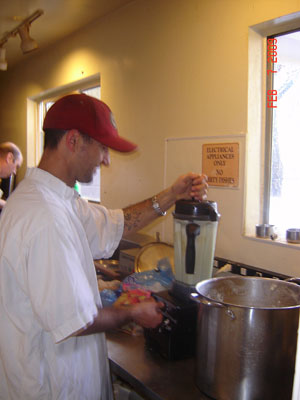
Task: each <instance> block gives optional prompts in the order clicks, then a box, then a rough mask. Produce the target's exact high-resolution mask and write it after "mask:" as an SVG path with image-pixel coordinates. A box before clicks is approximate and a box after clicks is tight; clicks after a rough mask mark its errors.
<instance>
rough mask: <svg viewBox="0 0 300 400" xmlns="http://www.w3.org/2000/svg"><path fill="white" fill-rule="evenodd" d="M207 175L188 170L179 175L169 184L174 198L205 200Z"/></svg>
mask: <svg viewBox="0 0 300 400" xmlns="http://www.w3.org/2000/svg"><path fill="white" fill-rule="evenodd" d="M207 188H208V184H207V176H206V175H204V174H202V175H199V174H195V173H193V172H190V173H188V174H185V175H181V176H180V177H179V178H178V179H177V180H176V181H175V183H174V184H173V185H172V186H171V189H172V192H173V193H174V194H175V196H176V199H177V200H180V199H191V198H194V199H196V200H206V199H207Z"/></svg>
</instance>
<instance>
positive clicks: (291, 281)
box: [285, 277, 300, 285]
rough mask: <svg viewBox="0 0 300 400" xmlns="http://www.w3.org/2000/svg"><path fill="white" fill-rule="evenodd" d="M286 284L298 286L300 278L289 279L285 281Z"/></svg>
mask: <svg viewBox="0 0 300 400" xmlns="http://www.w3.org/2000/svg"><path fill="white" fill-rule="evenodd" d="M285 282H290V283H296V284H297V285H300V278H296V277H294V278H287V279H285Z"/></svg>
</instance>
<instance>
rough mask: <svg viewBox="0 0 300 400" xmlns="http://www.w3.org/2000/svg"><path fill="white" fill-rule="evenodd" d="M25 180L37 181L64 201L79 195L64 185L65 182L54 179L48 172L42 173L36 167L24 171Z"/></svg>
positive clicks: (42, 171)
mask: <svg viewBox="0 0 300 400" xmlns="http://www.w3.org/2000/svg"><path fill="white" fill-rule="evenodd" d="M26 178H28V179H33V180H35V181H38V182H39V183H40V184H42V185H45V186H47V187H50V188H51V189H52V190H54V191H55V192H57V193H58V194H59V195H60V196H61V197H63V198H64V199H72V198H74V197H75V198H78V197H79V194H78V193H77V192H76V190H74V189H73V188H71V187H70V186H68V185H66V184H65V182H63V181H62V180H60V179H58V178H56V177H55V176H54V175H52V174H50V173H49V172H47V171H44V170H43V169H40V168H37V167H33V168H28V169H27V171H26Z"/></svg>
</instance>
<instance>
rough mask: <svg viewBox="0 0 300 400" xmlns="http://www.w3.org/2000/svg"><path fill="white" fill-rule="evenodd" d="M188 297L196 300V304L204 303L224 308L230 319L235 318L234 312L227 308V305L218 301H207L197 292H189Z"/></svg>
mask: <svg viewBox="0 0 300 400" xmlns="http://www.w3.org/2000/svg"><path fill="white" fill-rule="evenodd" d="M190 299H191V300H194V301H196V303H198V304H204V305H206V306H208V307H218V308H225V309H226V310H225V314H226V315H228V317H230V318H231V319H235V318H236V316H235V314H234V312H233V311H232V310H231V308H229V307H228V306H225V304H223V303H219V302H218V301H209V300H206V299H204V298H203V297H200V296H199V295H198V293H191V294H190Z"/></svg>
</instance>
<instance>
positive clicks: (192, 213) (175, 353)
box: [144, 199, 220, 360]
mask: <svg viewBox="0 0 300 400" xmlns="http://www.w3.org/2000/svg"><path fill="white" fill-rule="evenodd" d="M219 219H220V214H219V213H218V210H217V204H216V203H215V202H213V201H202V202H199V201H196V200H193V199H192V200H178V201H177V202H176V203H175V210H174V212H173V220H174V267H175V279H174V281H173V284H172V287H171V289H170V290H166V291H163V292H159V293H155V294H153V297H154V298H155V299H156V300H157V301H161V302H163V303H164V308H163V310H162V314H163V315H164V319H163V322H162V323H161V325H160V326H159V327H157V328H155V329H145V330H144V335H145V341H146V346H147V347H148V348H149V349H150V350H153V351H157V352H159V353H160V354H161V355H162V356H163V357H165V358H167V359H169V360H178V359H182V358H187V357H191V356H193V355H194V354H195V346H196V321H197V313H198V306H197V304H196V303H195V302H194V301H193V300H191V298H190V294H191V293H192V292H194V291H195V285H196V284H197V283H198V282H200V281H202V280H205V279H209V278H211V277H212V271H213V262H214V252H215V244H216V236H217V228H218V221H219Z"/></svg>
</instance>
